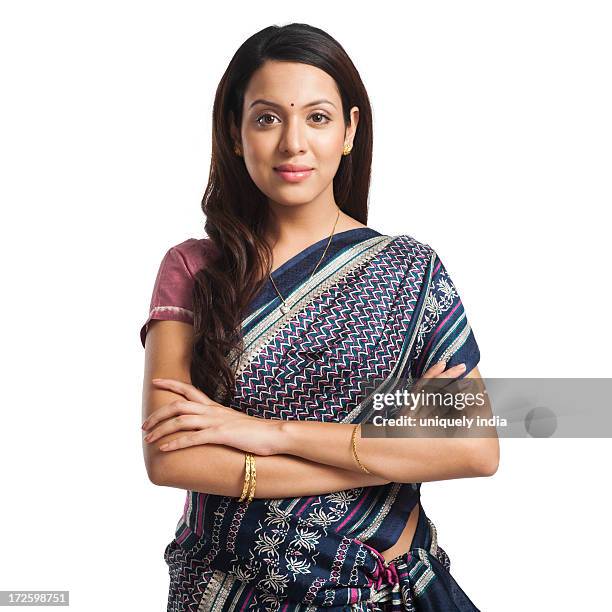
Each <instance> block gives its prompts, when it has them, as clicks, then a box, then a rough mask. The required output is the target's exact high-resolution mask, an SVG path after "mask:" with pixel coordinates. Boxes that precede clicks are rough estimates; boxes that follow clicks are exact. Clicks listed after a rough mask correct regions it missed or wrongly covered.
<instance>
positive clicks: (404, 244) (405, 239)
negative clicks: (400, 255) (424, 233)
mask: <svg viewBox="0 0 612 612" xmlns="http://www.w3.org/2000/svg"><path fill="white" fill-rule="evenodd" d="M391 238H393V242H395V243H396V244H397V246H399V247H401V249H402V250H403V251H405V252H406V253H407V254H408V253H420V254H421V255H427V256H431V255H434V254H435V251H434V249H433V247H431V245H429V244H428V243H426V242H422V241H421V240H418V239H417V238H415V237H414V236H413V235H412V234H394V235H392V236H391Z"/></svg>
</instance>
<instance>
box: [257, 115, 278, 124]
mask: <svg viewBox="0 0 612 612" xmlns="http://www.w3.org/2000/svg"><path fill="white" fill-rule="evenodd" d="M264 117H272V119H276V117H275V116H274V115H271V114H270V113H266V114H265V115H261V117H258V118H257V120H256V123H258V124H259V125H273V123H270V122H267V121H264V122H263V123H260V121H261V120H262V119H263V118H264Z"/></svg>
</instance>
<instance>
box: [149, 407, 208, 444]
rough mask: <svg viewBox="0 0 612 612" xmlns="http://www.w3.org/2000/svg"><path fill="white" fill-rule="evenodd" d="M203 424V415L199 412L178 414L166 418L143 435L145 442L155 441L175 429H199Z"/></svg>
mask: <svg viewBox="0 0 612 612" xmlns="http://www.w3.org/2000/svg"><path fill="white" fill-rule="evenodd" d="M204 425H205V422H204V417H203V416H202V415H199V414H179V415H178V416H175V417H174V418H172V419H166V420H165V421H163V422H162V423H160V424H159V425H157V427H154V428H153V429H152V430H151V431H150V432H149V433H148V434H147V435H146V436H145V437H144V439H145V441H146V442H147V443H151V442H155V440H158V439H159V438H161V437H163V436H166V435H168V434H171V433H174V432H175V431H194V430H197V431H199V430H200V429H202V428H203V427H204Z"/></svg>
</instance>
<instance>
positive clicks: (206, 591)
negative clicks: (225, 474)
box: [156, 227, 480, 612]
mask: <svg viewBox="0 0 612 612" xmlns="http://www.w3.org/2000/svg"><path fill="white" fill-rule="evenodd" d="M327 242H328V239H327V238H325V239H323V240H320V241H318V242H316V243H314V244H312V245H310V246H309V247H307V248H306V249H304V250H303V251H301V252H300V253H298V254H297V255H295V256H294V257H292V258H291V259H289V260H288V261H286V262H285V263H284V264H282V265H281V266H280V267H279V268H277V269H276V270H275V271H274V272H272V277H273V279H274V281H275V283H276V285H277V287H278V289H279V290H280V292H281V293H282V295H283V297H284V298H285V299H286V300H290V301H291V303H293V307H292V309H291V310H290V311H289V312H288V313H286V314H283V313H282V312H281V310H280V308H279V306H280V305H281V300H280V298H279V296H278V294H277V293H276V291H275V289H274V286H273V285H272V283H271V282H270V280H269V279H268V280H267V282H266V284H265V285H264V286H263V287H262V289H261V291H260V292H259V293H258V295H257V296H256V298H255V299H254V300H253V302H252V303H251V304H250V305H249V308H248V312H247V313H246V316H245V318H244V319H243V322H242V331H243V338H244V350H243V351H241V352H240V354H232V355H230V362H231V363H232V364H233V365H234V366H235V368H236V386H235V393H234V395H233V399H232V402H231V404H230V406H231V407H232V408H234V409H235V410H241V411H243V412H244V413H246V414H248V415H252V416H257V417H261V418H270V419H298V420H318V421H325V422H340V423H357V422H365V421H366V420H367V419H368V418H369V417H370V416H371V415H372V411H373V408H372V401H371V393H370V392H369V391H370V390H369V389H365V385H366V383H367V382H368V381H371V380H372V379H375V380H380V381H383V382H382V383H381V386H382V385H384V381H385V380H387V379H389V377H398V376H403V377H406V378H407V379H408V380H416V379H417V378H419V377H420V376H421V374H422V373H423V372H424V371H425V370H427V369H428V368H429V367H431V365H433V364H434V363H436V362H438V361H440V360H445V361H447V367H451V366H453V365H455V364H457V363H462V362H465V364H466V370H465V373H467V372H469V371H470V370H471V369H472V368H473V367H474V366H475V365H476V364H477V363H478V361H479V358H480V353H479V350H478V345H477V344H476V341H475V338H474V334H473V331H472V329H471V327H470V325H469V323H468V321H467V318H466V315H465V311H464V308H463V305H462V302H461V299H460V297H459V295H458V293H457V290H456V287H455V285H454V283H453V281H452V280H451V278H450V276H449V275H448V272H447V271H446V268H445V267H444V265H443V264H442V262H441V260H440V258H439V257H438V255H437V253H436V252H435V251H434V250H433V249H432V248H431V247H430V246H429V245H426V244H423V243H420V242H418V241H417V240H415V239H414V238H412V237H411V236H408V235H400V236H387V235H383V234H380V233H379V232H377V231H375V230H373V229H371V228H368V227H362V228H356V229H352V230H347V231H344V232H340V233H337V234H335V235H334V236H333V239H332V242H331V244H330V245H329V248H328V251H327V253H326V256H325V259H324V260H323V261H322V262H321V265H320V266H319V269H318V270H317V272H316V274H315V275H314V276H313V277H312V279H310V281H309V280H308V279H309V276H310V274H311V271H312V270H313V268H314V266H315V265H316V263H317V262H318V261H319V259H320V257H321V255H322V253H323V251H324V249H325V247H326V245H327ZM158 282H159V278H158ZM156 308H157V309H158V312H159V309H160V308H161V309H162V310H163V309H164V308H170V309H171V308H172V306H171V305H169V306H163V305H162V306H159V305H157V306H156ZM181 310H182V311H184V312H189V311H188V310H186V309H181ZM184 312H183V315H184ZM462 376H463V375H462ZM420 487H421V483H394V482H391V483H388V484H384V485H380V486H368V487H358V488H353V489H348V490H344V491H338V492H331V493H329V494H326V495H313V496H308V497H297V498H282V499H260V498H254V499H253V500H252V501H251V502H247V501H243V502H239V501H238V498H236V497H231V496H220V495H212V494H206V493H201V492H197V491H187V494H186V499H185V505H184V508H183V514H182V516H181V517H180V519H179V521H178V524H177V525H176V529H175V534H174V539H173V540H172V541H171V542H170V543H169V544H168V545H167V546H166V549H165V551H164V559H165V561H166V563H167V564H168V568H169V573H170V589H169V595H168V611H169V612H171V611H172V612H179V611H180V612H185V611H189V612H196V611H197V612H202V611H208V610H213V611H217V610H219V611H221V610H223V611H224V610H229V611H233V610H236V611H241V612H242V611H246V610H266V611H279V612H297V611H312V610H319V609H324V610H334V611H344V610H346V611H349V610H361V611H366V610H369V611H373V612H387V611H391V612H400V611H401V612H406V611H422V612H433V611H448V612H450V611H453V612H456V611H462V612H463V611H465V612H468V611H470V612H477V611H478V608H476V606H475V605H474V604H473V603H472V601H471V600H470V599H469V598H468V596H467V595H466V594H465V593H464V592H463V590H462V589H461V588H460V587H459V585H458V584H457V582H456V581H455V580H454V578H453V577H452V576H451V574H450V560H449V557H448V555H447V554H446V552H445V551H444V550H443V549H442V548H441V547H440V545H439V544H438V538H437V531H436V527H435V525H434V524H433V522H432V521H431V520H430V519H429V517H427V515H426V514H425V512H424V511H423V509H422V506H421V505H420ZM417 504H418V505H419V518H418V524H417V528H416V532H415V534H414V537H413V540H412V544H411V546H410V550H409V551H407V552H405V553H403V554H401V555H398V556H397V557H395V558H394V559H392V560H391V561H389V562H385V560H384V557H383V556H382V555H381V554H380V552H379V551H381V550H383V551H384V550H386V549H388V548H390V547H391V546H392V545H393V544H394V543H395V542H396V541H397V540H398V538H399V536H400V534H401V532H402V531H403V529H404V527H405V525H406V521H407V518H408V515H409V514H410V512H411V511H412V509H413V508H414V507H415V506H416V505H417Z"/></svg>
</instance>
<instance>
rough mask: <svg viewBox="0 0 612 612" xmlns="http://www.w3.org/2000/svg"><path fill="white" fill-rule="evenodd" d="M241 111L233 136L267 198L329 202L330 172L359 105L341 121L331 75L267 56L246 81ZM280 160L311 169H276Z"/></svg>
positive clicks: (285, 202)
mask: <svg viewBox="0 0 612 612" xmlns="http://www.w3.org/2000/svg"><path fill="white" fill-rule="evenodd" d="M313 103H314V104H313ZM242 112H243V115H242V125H241V130H240V136H239V137H236V136H237V134H236V131H235V129H234V130H233V134H234V139H235V142H236V143H237V144H239V146H240V149H241V152H242V155H243V156H244V163H245V165H246V167H247V170H248V172H249V174H250V176H251V178H252V179H253V182H254V183H255V184H256V185H257V187H258V188H259V189H260V190H261V191H262V192H263V193H264V194H265V195H266V196H267V197H268V198H269V200H270V202H271V203H277V204H280V205H299V204H306V203H309V202H312V201H314V200H317V201H319V203H320V204H322V205H323V204H326V203H329V202H330V201H331V202H333V178H334V175H335V174H336V171H337V170H338V166H339V164H340V160H341V158H342V150H343V148H344V146H345V144H347V145H349V146H352V144H353V138H354V136H355V130H356V128H357V122H358V119H359V109H358V108H357V107H356V106H355V107H353V108H352V109H351V124H350V126H348V127H346V126H345V124H344V119H343V115H342V102H341V100H340V95H339V93H338V90H337V88H336V84H335V81H334V80H333V79H332V77H330V76H329V75H328V74H327V73H326V72H324V71H323V70H321V69H319V68H316V67H314V66H310V65H308V64H300V63H297V62H279V61H267V62H266V63H265V64H264V65H263V66H262V67H261V68H259V69H258V70H257V71H256V72H255V73H254V74H253V77H252V78H251V81H250V82H249V85H248V88H247V90H246V92H245V96H244V106H243V109H242ZM282 164H292V165H299V166H306V167H307V168H312V169H313V170H312V171H310V172H307V173H306V174H305V175H304V176H305V177H304V178H301V177H300V175H298V174H296V173H293V174H291V173H287V174H283V173H281V172H282V169H281V170H280V171H279V170H277V169H276V168H278V167H279V166H281V165H282Z"/></svg>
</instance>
